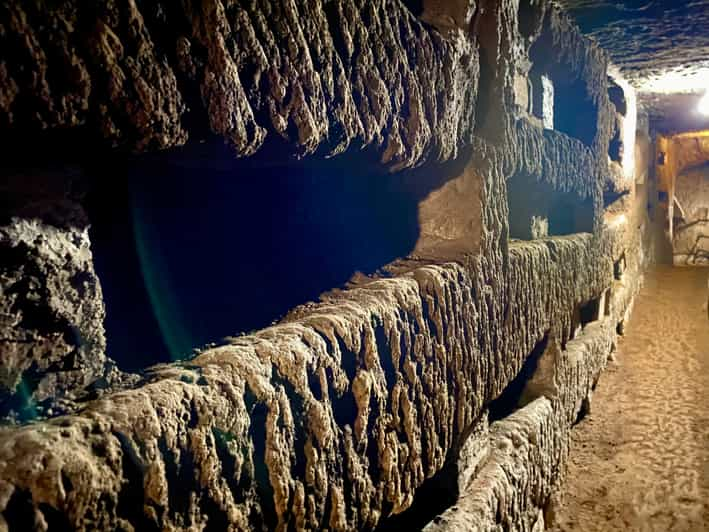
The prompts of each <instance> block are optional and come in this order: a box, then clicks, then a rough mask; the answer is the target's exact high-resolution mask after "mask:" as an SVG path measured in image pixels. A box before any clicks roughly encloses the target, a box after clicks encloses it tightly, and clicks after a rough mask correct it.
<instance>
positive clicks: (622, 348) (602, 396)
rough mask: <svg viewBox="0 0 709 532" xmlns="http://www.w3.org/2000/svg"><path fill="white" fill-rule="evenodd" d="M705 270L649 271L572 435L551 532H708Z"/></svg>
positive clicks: (708, 273) (708, 370)
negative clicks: (612, 360)
mask: <svg viewBox="0 0 709 532" xmlns="http://www.w3.org/2000/svg"><path fill="white" fill-rule="evenodd" d="M707 276H709V270H707V269H684V268H669V267H661V268H658V269H657V270H655V271H653V272H649V273H648V275H647V277H646V282H645V286H644V287H643V289H642V291H641V293H640V295H639V296H638V298H637V299H636V301H635V309H634V313H633V315H632V317H631V319H630V321H629V323H628V324H627V326H626V335H625V336H624V337H622V338H621V339H620V340H619V344H618V353H617V362H616V363H611V364H609V367H608V370H607V371H606V372H605V373H604V374H603V375H602V377H601V379H600V382H599V384H598V387H597V389H596V392H595V394H594V396H593V404H592V409H591V414H590V415H589V416H587V417H586V418H585V420H583V421H582V422H581V423H580V424H579V425H577V426H576V427H575V429H574V431H573V435H572V444H571V459H570V464H569V472H568V477H567V481H566V485H565V487H564V494H563V503H562V507H561V508H560V509H559V511H558V515H557V519H556V525H555V526H554V527H553V528H552V530H555V531H571V530H573V531H581V532H586V531H604V532H605V531H614V530H641V531H663V532H665V531H703V530H709V321H708V320H707V312H706V310H703V309H702V305H703V304H704V302H705V301H706V297H707Z"/></svg>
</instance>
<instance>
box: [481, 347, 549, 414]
mask: <svg viewBox="0 0 709 532" xmlns="http://www.w3.org/2000/svg"><path fill="white" fill-rule="evenodd" d="M549 338H550V337H549V334H548V333H547V334H545V335H544V337H543V338H542V339H541V340H540V341H539V342H537V343H536V345H535V346H534V349H532V351H531V352H530V353H529V355H527V358H526V359H525V360H524V363H523V364H522V368H521V369H520V371H519V373H517V375H516V376H515V378H514V379H512V380H511V381H510V382H509V384H508V385H507V386H506V387H505V389H504V390H502V393H500V395H498V396H497V398H496V399H495V400H494V401H492V402H491V403H490V404H489V405H488V409H489V416H488V417H489V420H490V423H493V422H495V421H499V420H501V419H504V418H506V417H508V416H510V415H512V413H513V412H515V411H516V410H518V409H519V408H521V407H523V406H524V405H522V404H520V403H521V401H522V398H523V395H524V392H525V388H526V387H527V384H528V383H529V381H530V380H531V379H532V377H533V376H534V374H535V372H536V371H537V367H538V364H539V361H540V359H541V357H542V355H543V354H544V353H545V351H546V350H547V345H548V344H549Z"/></svg>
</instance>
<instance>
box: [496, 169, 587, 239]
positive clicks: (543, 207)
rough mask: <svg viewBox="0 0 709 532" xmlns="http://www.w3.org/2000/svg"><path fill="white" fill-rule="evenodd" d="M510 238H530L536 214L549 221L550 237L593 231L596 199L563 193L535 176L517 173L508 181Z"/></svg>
mask: <svg viewBox="0 0 709 532" xmlns="http://www.w3.org/2000/svg"><path fill="white" fill-rule="evenodd" d="M507 205H508V209H509V211H508V212H509V231H510V238H516V239H520V240H530V239H531V238H532V234H531V226H532V217H533V216H536V217H540V218H546V219H547V220H548V221H549V236H562V235H571V234H575V233H591V232H593V202H592V200H591V199H582V198H580V197H579V196H578V195H577V194H575V193H573V192H560V191H558V190H556V189H555V188H554V187H552V186H551V185H549V184H548V183H544V182H543V181H538V180H537V179H536V178H535V177H534V176H531V175H529V174H525V173H517V174H515V175H513V176H512V177H511V178H510V179H508V180H507Z"/></svg>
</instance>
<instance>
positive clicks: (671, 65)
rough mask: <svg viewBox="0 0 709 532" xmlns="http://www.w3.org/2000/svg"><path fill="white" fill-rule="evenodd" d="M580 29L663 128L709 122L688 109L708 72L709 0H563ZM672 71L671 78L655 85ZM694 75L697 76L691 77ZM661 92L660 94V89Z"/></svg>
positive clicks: (669, 128) (691, 108)
mask: <svg viewBox="0 0 709 532" xmlns="http://www.w3.org/2000/svg"><path fill="white" fill-rule="evenodd" d="M560 3H561V4H562V5H564V6H565V7H566V8H568V9H569V12H570V13H571V15H572V16H573V17H574V18H575V20H576V21H577V22H578V24H579V26H580V27H581V30H582V31H583V32H584V33H585V34H586V35H589V36H590V37H592V38H593V39H595V40H596V41H597V42H598V43H599V44H600V46H601V47H603V48H604V49H605V50H607V51H608V53H609V54H610V56H611V58H612V60H613V62H614V63H615V64H617V65H618V66H619V67H620V68H621V70H622V71H623V74H624V75H625V77H626V78H628V80H629V81H630V82H631V83H632V84H633V85H634V86H635V87H636V88H637V89H638V90H639V92H640V98H641V100H642V101H643V102H644V103H645V104H646V105H647V106H648V107H649V109H650V112H651V117H652V118H653V126H654V127H655V128H658V129H660V130H664V131H682V130H688V129H699V128H701V127H707V125H709V121H707V119H706V118H703V117H701V116H700V115H698V114H697V113H694V112H692V110H693V109H694V108H695V106H696V103H697V101H698V94H697V93H700V92H701V91H702V90H703V89H704V88H705V87H703V86H702V83H701V82H699V85H698V80H699V79H701V77H702V76H706V72H708V71H709V59H707V58H709V35H707V32H706V31H705V28H706V27H707V24H709V2H707V1H706V0H694V1H691V2H674V1H672V0H651V1H648V2H642V3H637V2H636V3H632V2H631V3H629V2H622V1H619V0H604V1H601V2H598V1H595V0H561V1H560ZM667 75H671V76H673V78H672V79H674V80H675V81H674V82H671V83H669V85H668V84H667V83H665V84H664V85H668V86H662V87H658V84H657V80H658V79H660V80H661V79H662V78H663V77H665V76H667ZM692 78H695V79H692ZM683 85H686V87H685V86H683ZM663 93H664V94H663Z"/></svg>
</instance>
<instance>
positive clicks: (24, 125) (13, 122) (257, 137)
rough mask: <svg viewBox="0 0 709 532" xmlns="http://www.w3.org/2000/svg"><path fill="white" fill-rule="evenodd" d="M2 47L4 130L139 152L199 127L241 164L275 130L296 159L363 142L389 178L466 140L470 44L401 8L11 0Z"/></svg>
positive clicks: (2, 11)
mask: <svg viewBox="0 0 709 532" xmlns="http://www.w3.org/2000/svg"><path fill="white" fill-rule="evenodd" d="M0 49H2V50H3V52H2V54H1V55H0V125H2V127H3V128H4V129H5V130H7V131H8V132H9V134H10V135H12V134H13V133H14V132H23V133H27V134H29V135H31V134H33V133H34V132H37V131H40V130H43V129H47V128H57V127H61V128H82V129H83V130H84V131H85V132H86V134H87V135H89V136H91V135H100V136H101V137H102V138H103V139H105V141H106V143H108V144H110V145H114V146H120V147H123V148H125V149H130V150H137V151H144V150H149V149H156V148H167V147H171V146H176V145H180V144H183V143H184V142H186V140H187V138H188V136H190V135H193V136H196V138H197V139H199V138H200V137H201V136H204V135H205V134H207V133H208V131H207V130H211V131H212V132H213V133H216V134H218V135H221V136H223V137H224V139H225V140H226V141H228V142H229V143H230V144H232V145H233V146H234V149H235V153H236V154H238V155H250V154H253V153H254V152H256V151H257V150H258V149H259V148H260V147H261V146H262V145H263V143H264V141H265V140H266V138H267V136H269V135H274V136H277V137H282V138H284V139H286V141H287V142H288V143H290V144H291V145H294V146H295V147H296V148H297V152H298V153H300V154H301V155H302V154H311V153H314V152H316V151H319V152H320V153H322V154H323V155H327V154H336V153H340V152H342V151H344V150H346V149H347V148H348V147H349V146H351V145H352V146H356V147H360V146H365V145H374V146H376V147H378V148H379V150H380V153H381V157H382V160H383V162H384V163H385V164H387V165H389V166H391V167H392V168H394V169H399V168H404V167H411V166H416V165H418V164H420V163H422V162H423V161H424V160H425V159H427V158H432V159H440V160H445V159H451V158H455V157H456V155H457V153H458V150H459V148H460V147H461V146H465V145H467V144H469V143H470V142H471V137H472V134H473V127H474V122H475V116H474V113H475V95H476V92H477V78H478V59H477V55H478V52H477V48H476V46H475V44H474V43H473V42H472V41H471V40H470V39H468V38H466V35H465V34H464V33H463V32H462V30H457V31H454V32H452V33H451V34H449V35H448V36H447V37H446V38H444V37H443V36H442V35H441V34H440V33H438V32H437V31H436V30H434V29H432V28H430V27H427V26H424V25H422V24H421V23H420V22H419V21H418V20H417V19H416V18H415V17H414V16H413V15H412V14H411V12H410V11H409V10H408V9H407V8H406V7H405V6H404V5H403V4H402V3H401V2H399V1H398V0H377V1H375V2H370V1H363V0H347V1H345V2H324V1H320V0H319V1H315V2H305V3H304V2H291V1H288V0H268V1H255V0H254V1H249V2H231V1H222V0H210V1H208V2H201V3H199V5H196V6H192V7H191V6H190V5H189V4H184V5H177V4H176V5H173V4H171V3H169V2H168V3H165V2H157V3H151V2H136V1H133V0H132V1H130V2H127V3H119V2H115V1H111V2H107V3H106V2H104V3H101V4H100V5H96V6H94V7H92V8H91V9H87V8H85V7H84V6H80V5H79V4H78V3H77V2H75V1H67V2H63V3H61V4H58V5H53V6H52V7H50V6H47V5H46V4H44V3H42V2H24V1H19V0H18V1H12V2H10V3H9V4H5V5H3V6H2V8H0ZM188 105H189V109H188ZM207 124H208V127H205V126H206V125H207Z"/></svg>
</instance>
